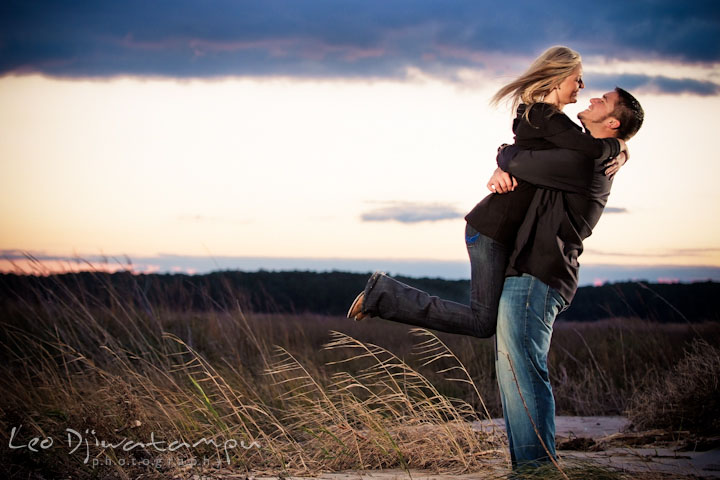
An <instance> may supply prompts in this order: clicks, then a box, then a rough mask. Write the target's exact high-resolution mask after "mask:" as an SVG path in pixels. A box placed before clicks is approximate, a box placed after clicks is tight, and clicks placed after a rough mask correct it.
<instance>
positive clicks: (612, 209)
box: [603, 207, 628, 213]
mask: <svg viewBox="0 0 720 480" xmlns="http://www.w3.org/2000/svg"><path fill="white" fill-rule="evenodd" d="M603 212H604V213H628V209H627V208H625V207H605V210H603Z"/></svg>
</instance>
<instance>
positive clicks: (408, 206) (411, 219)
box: [360, 203, 464, 223]
mask: <svg viewBox="0 0 720 480" xmlns="http://www.w3.org/2000/svg"><path fill="white" fill-rule="evenodd" d="M463 216H464V213H462V212H460V211H458V210H457V209H456V208H455V207H453V206H450V205H442V204H420V203H397V204H393V205H390V206H387V207H382V208H378V209H375V210H371V211H369V212H365V213H363V214H362V215H361V216H360V218H361V219H362V221H364V222H388V221H396V222H401V223H419V222H437V221H439V220H452V219H455V218H462V217H463Z"/></svg>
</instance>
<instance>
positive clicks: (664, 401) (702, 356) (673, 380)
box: [628, 339, 720, 437]
mask: <svg viewBox="0 0 720 480" xmlns="http://www.w3.org/2000/svg"><path fill="white" fill-rule="evenodd" d="M719 392H720V349H719V348H718V347H717V346H715V345H711V344H710V343H708V342H707V341H706V340H704V339H698V340H695V341H694V342H693V343H692V345H691V346H690V349H689V350H688V352H687V354H686V355H685V357H684V358H682V360H680V361H679V362H678V363H677V365H675V366H674V367H673V368H672V370H671V371H670V372H669V373H668V375H667V376H665V377H664V378H663V379H662V380H661V381H660V382H658V383H657V384H654V385H650V386H648V387H647V388H646V389H644V390H642V391H639V392H638V393H637V394H636V395H635V396H634V397H633V398H632V401H631V404H630V408H629V409H628V416H629V418H630V419H631V420H632V422H633V424H634V425H635V427H636V428H637V429H642V430H647V429H651V428H661V429H668V430H673V431H690V432H692V433H694V434H696V435H707V436H715V437H717V436H718V434H720V395H719V394H718V393H719Z"/></svg>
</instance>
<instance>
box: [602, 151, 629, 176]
mask: <svg viewBox="0 0 720 480" xmlns="http://www.w3.org/2000/svg"><path fill="white" fill-rule="evenodd" d="M625 162H627V154H626V153H625V152H620V155H618V156H617V157H615V158H613V159H611V160H609V161H608V162H607V163H606V164H605V176H606V177H610V178H612V177H613V176H614V175H615V174H616V173H617V172H618V170H620V167H622V166H623V165H625Z"/></svg>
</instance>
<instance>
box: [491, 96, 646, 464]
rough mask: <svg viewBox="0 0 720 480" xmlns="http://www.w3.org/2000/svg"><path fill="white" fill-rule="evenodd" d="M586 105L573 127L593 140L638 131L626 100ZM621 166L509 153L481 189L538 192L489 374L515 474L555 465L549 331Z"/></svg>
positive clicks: (520, 238) (632, 105) (634, 106)
mask: <svg viewBox="0 0 720 480" xmlns="http://www.w3.org/2000/svg"><path fill="white" fill-rule="evenodd" d="M590 102H591V103H590V106H589V107H588V109H586V110H585V111H583V112H581V113H580V114H579V115H578V118H579V119H580V121H581V122H582V123H583V125H584V126H585V128H586V130H587V131H588V133H590V134H591V135H593V136H594V137H596V138H610V137H615V138H621V139H623V140H629V139H630V138H631V137H632V136H633V135H635V133H637V131H638V130H639V128H640V126H641V125H642V122H643V117H644V113H643V110H642V107H640V104H639V103H638V102H637V100H635V98H634V97H633V96H632V95H630V94H629V93H628V92H626V91H625V90H622V89H620V88H616V89H615V90H614V91H612V92H608V93H606V94H604V95H603V96H602V98H594V99H592V100H591V101H590ZM622 163H624V159H622V158H619V159H617V160H614V161H612V162H611V163H610V164H608V163H605V164H602V163H601V162H599V161H590V162H588V161H587V160H585V159H584V158H583V157H582V156H581V155H579V154H578V153H577V152H574V151H571V150H558V149H554V150H536V151H529V150H519V149H518V148H517V147H515V146H509V147H506V148H504V149H503V150H502V151H501V152H500V153H499V155H498V165H499V168H498V170H496V171H495V174H494V175H493V176H492V178H491V179H490V182H488V187H489V188H491V190H494V191H496V192H497V193H499V194H505V193H506V192H509V191H513V190H515V189H516V187H517V188H519V187H522V186H523V185H522V182H521V183H520V184H518V183H517V181H516V179H515V178H514V177H517V178H520V179H523V180H525V181H527V182H529V183H530V184H533V185H535V186H537V187H540V188H537V189H536V190H535V191H534V194H533V197H532V201H531V203H530V207H529V208H528V210H527V213H526V214H525V219H524V220H523V223H522V225H521V227H520V230H519V231H518V234H517V238H516V239H515V242H514V246H513V250H512V253H511V255H510V260H509V265H508V269H507V271H506V278H505V284H504V286H503V292H502V296H501V299H500V304H499V307H498V323H497V335H496V370H497V377H498V385H499V387H500V395H501V399H502V405H503V415H504V417H505V424H506V427H507V434H508V440H509V444H510V456H511V460H512V464H513V468H514V469H518V468H522V467H525V466H529V467H534V466H538V465H541V464H543V463H547V462H549V461H550V460H551V457H555V403H554V398H553V395H552V390H551V387H550V382H549V376H548V370H547V354H548V351H549V348H550V339H551V336H552V327H553V322H554V320H555V317H556V316H557V314H558V313H560V312H561V311H562V310H564V309H565V308H567V305H569V303H570V302H571V301H572V298H573V296H574V294H575V291H576V290H577V283H578V269H579V264H578V256H579V255H580V254H581V253H582V249H583V246H582V242H583V240H584V239H585V238H587V237H588V236H589V235H590V234H591V233H592V229H593V228H594V226H595V225H596V224H597V222H598V220H599V219H600V215H601V214H602V211H603V208H604V207H605V204H606V202H607V198H608V196H609V193H610V187H611V186H612V175H613V174H614V173H615V172H616V171H617V168H619V166H620V165H622ZM608 169H609V171H608ZM608 173H609V175H608ZM510 174H511V175H513V176H514V177H513V176H510ZM542 187H550V188H542ZM563 190H564V191H563ZM509 195H513V193H510V194H509Z"/></svg>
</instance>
